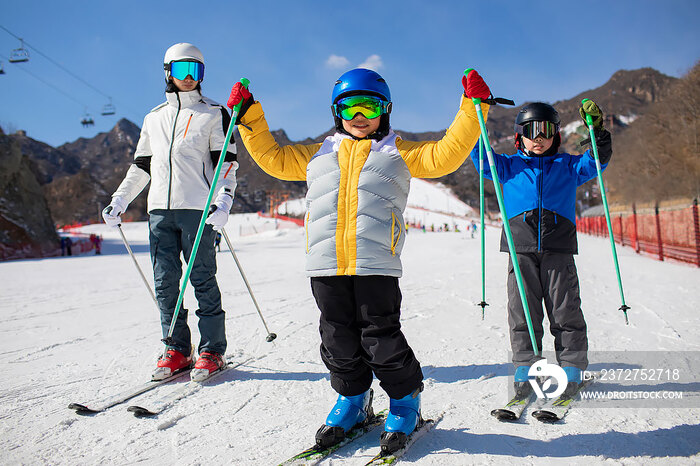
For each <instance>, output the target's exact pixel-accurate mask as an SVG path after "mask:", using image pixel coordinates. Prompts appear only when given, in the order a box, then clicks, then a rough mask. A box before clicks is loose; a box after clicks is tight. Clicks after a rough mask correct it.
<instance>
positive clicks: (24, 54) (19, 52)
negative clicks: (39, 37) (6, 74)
mask: <svg viewBox="0 0 700 466" xmlns="http://www.w3.org/2000/svg"><path fill="white" fill-rule="evenodd" d="M8 61H9V62H10V63H22V62H25V61H29V52H28V51H27V49H25V48H24V41H23V40H22V39H20V40H19V48H18V49H14V50H13V51H12V52H10V59H9V60H8Z"/></svg>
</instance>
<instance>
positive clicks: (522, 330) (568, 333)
mask: <svg viewBox="0 0 700 466" xmlns="http://www.w3.org/2000/svg"><path fill="white" fill-rule="evenodd" d="M518 264H519V265H520V272H521V273H522V276H523V284H524V286H525V295H526V297H527V305H528V308H529V310H530V317H531V319H532V325H533V329H534V331H535V340H536V341H537V346H538V348H539V350H540V353H541V351H542V337H543V334H544V330H543V321H544V311H543V308H542V301H544V307H545V309H546V310H547V318H548V319H549V330H550V332H551V333H552V335H553V336H554V351H555V353H556V358H557V362H558V363H559V365H560V366H562V367H566V366H574V367H578V368H579V369H581V370H584V369H586V367H587V366H588V337H587V334H586V321H585V320H584V318H583V311H582V310H581V297H580V295H579V285H578V274H577V273H576V264H575V263H574V256H573V254H562V253H551V252H542V253H521V254H518ZM508 325H509V327H510V345H511V349H512V351H513V364H514V365H515V367H519V366H529V365H532V364H533V363H534V362H535V361H536V360H537V359H539V358H536V357H535V353H534V351H533V349H532V343H531V341H530V333H529V331H528V328H527V321H526V320H525V312H524V310H523V306H522V302H521V300H520V293H519V292H518V285H517V282H516V280H515V273H514V272H513V263H512V261H511V260H509V261H508Z"/></svg>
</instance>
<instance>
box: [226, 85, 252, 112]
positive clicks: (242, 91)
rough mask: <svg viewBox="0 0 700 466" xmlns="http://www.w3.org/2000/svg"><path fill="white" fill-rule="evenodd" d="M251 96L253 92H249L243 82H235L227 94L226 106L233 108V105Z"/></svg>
mask: <svg viewBox="0 0 700 466" xmlns="http://www.w3.org/2000/svg"><path fill="white" fill-rule="evenodd" d="M252 97H253V94H251V93H250V91H248V89H247V88H246V87H245V86H244V85H243V84H241V83H240V82H237V83H236V84H234V85H233V88H231V95H230V96H229V98H228V102H227V103H226V105H227V106H228V108H230V109H231V110H233V107H235V106H236V105H238V104H239V103H241V102H245V101H246V100H248V99H252Z"/></svg>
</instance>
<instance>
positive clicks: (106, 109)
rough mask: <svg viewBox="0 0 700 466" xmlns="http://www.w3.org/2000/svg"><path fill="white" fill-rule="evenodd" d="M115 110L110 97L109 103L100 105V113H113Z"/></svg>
mask: <svg viewBox="0 0 700 466" xmlns="http://www.w3.org/2000/svg"><path fill="white" fill-rule="evenodd" d="M116 112H117V109H116V108H114V105H112V98H111V97H110V98H109V103H108V104H105V106H104V107H102V115H114V114H115V113H116Z"/></svg>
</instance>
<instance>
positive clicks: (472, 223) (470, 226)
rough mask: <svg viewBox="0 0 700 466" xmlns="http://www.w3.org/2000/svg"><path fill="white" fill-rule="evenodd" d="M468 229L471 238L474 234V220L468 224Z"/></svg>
mask: <svg viewBox="0 0 700 466" xmlns="http://www.w3.org/2000/svg"><path fill="white" fill-rule="evenodd" d="M469 231H470V232H471V235H472V238H473V237H474V235H475V234H476V222H475V221H474V220H472V221H471V223H470V224H469Z"/></svg>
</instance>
